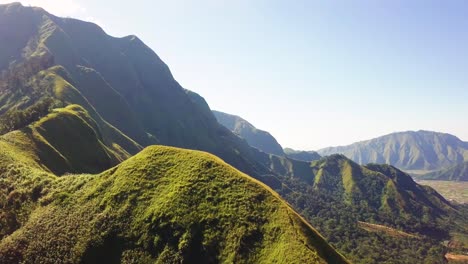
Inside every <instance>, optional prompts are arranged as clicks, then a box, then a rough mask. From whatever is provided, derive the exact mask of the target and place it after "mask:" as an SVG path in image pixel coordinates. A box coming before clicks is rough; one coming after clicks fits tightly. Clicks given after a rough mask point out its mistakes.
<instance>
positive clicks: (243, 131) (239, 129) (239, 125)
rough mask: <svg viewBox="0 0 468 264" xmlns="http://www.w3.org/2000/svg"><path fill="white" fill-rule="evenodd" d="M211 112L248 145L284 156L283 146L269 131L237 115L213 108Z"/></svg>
mask: <svg viewBox="0 0 468 264" xmlns="http://www.w3.org/2000/svg"><path fill="white" fill-rule="evenodd" d="M213 114H214V116H215V117H216V119H217V120H218V122H219V123H220V124H221V125H223V126H225V127H226V128H227V129H229V130H231V131H232V132H233V133H234V134H236V135H239V136H240V137H241V138H243V139H245V140H246V141H247V143H249V145H250V146H252V147H255V148H257V149H259V150H261V151H263V152H265V153H270V154H274V155H278V156H284V152H283V148H282V147H281V145H280V144H279V143H278V141H276V139H275V138H274V137H273V136H272V135H271V134H270V133H268V132H266V131H264V130H261V129H257V128H256V127H254V126H253V125H252V124H250V123H249V122H248V121H247V120H245V119H243V118H241V117H239V116H235V115H230V114H226V113H223V112H219V111H214V110H213Z"/></svg>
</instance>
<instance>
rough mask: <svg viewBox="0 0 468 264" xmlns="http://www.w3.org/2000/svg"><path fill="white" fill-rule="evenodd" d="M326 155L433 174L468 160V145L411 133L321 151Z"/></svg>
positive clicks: (445, 137) (443, 136) (432, 134)
mask: <svg viewBox="0 0 468 264" xmlns="http://www.w3.org/2000/svg"><path fill="white" fill-rule="evenodd" d="M317 152H318V153H319V154H320V155H322V156H327V155H331V154H337V153H338V154H343V155H345V156H347V157H348V158H350V159H352V160H354V161H355V162H358V163H360V164H367V163H385V164H391V165H393V166H396V167H398V168H400V169H403V170H408V171H411V170H416V171H432V170H440V169H442V168H448V167H450V166H454V165H457V164H459V163H462V162H463V161H465V160H468V143H467V142H463V141H461V140H460V139H459V138H457V137H455V136H453V135H450V134H446V133H438V132H431V131H423V130H420V131H407V132H398V133H392V134H389V135H385V136H382V137H378V138H374V139H371V140H366V141H362V142H357V143H354V144H351V145H348V146H341V147H329V148H324V149H320V150H318V151H317Z"/></svg>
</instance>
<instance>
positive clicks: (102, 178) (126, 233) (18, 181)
mask: <svg viewBox="0 0 468 264" xmlns="http://www.w3.org/2000/svg"><path fill="white" fill-rule="evenodd" d="M83 117H84V119H83ZM88 121H92V119H89V116H86V113H85V112H84V110H83V109H82V108H80V107H78V106H70V107H67V108H66V109H59V110H56V111H54V112H53V113H52V114H50V115H49V116H47V117H45V118H43V119H41V120H39V121H38V122H36V123H34V124H33V125H31V126H29V127H28V129H34V130H37V131H41V132H42V133H43V134H42V135H48V134H49V133H55V131H57V129H56V128H55V127H54V126H60V125H63V124H64V123H63V122H66V123H65V124H66V125H67V126H68V128H69V129H70V130H66V131H63V133H64V135H65V136H67V137H68V136H73V135H78V134H79V137H77V138H75V141H74V142H75V143H76V144H77V146H76V149H75V150H76V152H70V151H69V150H70V148H62V147H63V145H61V144H63V142H61V141H60V140H59V141H57V140H56V139H57V138H60V137H57V136H54V137H52V138H51V141H50V142H44V144H40V145H37V146H35V147H33V148H25V144H28V143H29V142H28V140H33V139H31V137H30V135H29V134H26V133H24V132H23V131H15V132H12V133H9V134H7V135H4V136H2V137H1V138H0V144H1V147H2V149H5V150H6V151H2V154H0V161H1V163H0V172H1V175H2V176H1V178H0V180H1V181H0V184H1V186H2V188H1V189H0V197H3V198H2V199H1V201H2V202H1V203H0V215H1V217H0V226H1V227H2V228H1V231H0V262H1V263H20V262H24V263H32V262H34V263H57V261H58V260H60V262H63V263H77V262H85V263H100V262H102V261H105V262H106V263H120V262H124V263H127V262H137V263H150V262H151V263H154V262H155V261H156V262H157V263H176V262H183V263H186V262H191V263H193V262H197V263H208V262H211V263H213V262H222V263H232V262H236V263H252V262H257V263H272V262H276V263H346V260H345V259H344V258H343V257H342V256H341V255H340V254H338V253H337V252H336V251H335V250H334V249H333V248H332V247H330V246H329V245H328V244H327V243H326V241H325V240H324V239H323V238H322V237H321V236H320V235H319V234H318V233H317V232H316V231H315V230H314V229H313V228H312V227H311V226H310V225H309V224H307V222H305V221H304V220H303V219H302V218H301V217H300V216H299V215H297V214H296V213H295V212H294V211H293V210H292V209H291V208H290V207H289V205H287V204H286V203H285V202H283V201H282V200H281V199H280V198H279V197H278V195H277V194H275V193H274V192H272V191H271V190H270V189H269V188H268V187H266V186H265V185H264V184H262V183H260V182H258V181H256V180H254V179H253V178H251V177H249V176H247V175H245V174H242V173H241V172H239V171H237V170H236V169H234V168H233V167H231V166H229V165H227V164H226V163H224V162H223V161H221V160H220V159H219V158H217V157H215V156H213V155H210V154H207V153H204V152H198V151H190V150H183V149H177V148H170V147H163V146H154V147H149V148H146V149H145V150H143V151H142V152H140V153H139V154H137V155H135V156H134V157H132V158H130V159H128V160H126V161H125V162H123V163H121V164H119V165H118V166H116V167H113V168H111V169H109V170H107V171H104V172H103V173H101V174H96V175H87V174H81V175H68V176H66V177H57V176H55V175H54V174H52V173H49V172H47V171H46V170H43V169H41V163H40V162H38V160H42V159H41V154H42V152H41V150H40V148H45V149H47V150H48V148H52V147H53V146H55V147H56V149H57V150H62V153H61V154H62V155H61V157H62V158H63V159H64V160H66V161H69V163H70V164H72V165H75V164H77V165H81V167H86V164H87V162H88V160H86V159H83V158H89V159H90V161H89V162H91V161H92V160H94V161H96V162H98V161H99V160H100V159H101V158H104V162H107V161H108V160H107V159H105V157H108V156H111V155H109V152H108V153H106V149H105V146H104V144H102V143H101V142H100V140H99V136H98V134H97V133H96V130H93V129H92V128H91V127H90V124H89V123H88ZM72 129H73V130H72ZM25 130H27V129H25ZM74 131H76V132H74ZM78 131H79V133H77V132H78ZM45 137H47V136H45ZM48 143H50V146H45V145H47V144H48ZM65 144H66V143H65ZM93 144H94V145H93ZM28 145H29V144H28ZM96 145H99V146H96ZM66 149H67V151H66ZM93 150H94V152H95V153H94V154H93V153H85V152H86V151H93ZM100 151H101V152H100ZM80 152H81V153H82V155H79V153H80ZM92 154H93V155H96V156H91V155H92ZM58 163H60V162H54V164H58Z"/></svg>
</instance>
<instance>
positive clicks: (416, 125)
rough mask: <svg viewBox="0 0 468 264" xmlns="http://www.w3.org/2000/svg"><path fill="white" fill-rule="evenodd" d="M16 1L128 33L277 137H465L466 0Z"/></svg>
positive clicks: (296, 144)
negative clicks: (423, 133)
mask: <svg viewBox="0 0 468 264" xmlns="http://www.w3.org/2000/svg"><path fill="white" fill-rule="evenodd" d="M6 2H10V1H4V0H0V3H6ZM21 2H22V3H23V4H24V5H33V6H41V7H43V8H45V9H46V10H48V11H49V12H51V13H53V14H56V15H59V16H64V17H75V18H79V19H83V20H87V21H91V22H95V23H97V24H99V25H100V26H101V27H103V29H104V30H105V31H106V32H107V33H108V34H111V35H113V36H117V37H121V36H126V35H137V36H138V37H139V38H140V39H142V40H143V41H144V42H145V43H146V44H147V45H148V46H149V47H151V48H152V49H153V50H154V51H155V52H156V53H157V54H158V55H159V56H160V57H161V58H162V59H163V60H164V61H165V62H166V63H167V64H168V66H169V67H170V69H171V71H172V73H173V75H174V77H175V78H176V80H177V81H178V82H179V83H180V84H181V85H182V86H184V87H185V88H187V89H190V90H193V91H195V92H197V93H199V94H200V95H202V96H203V97H204V98H205V99H206V100H207V102H208V104H209V105H210V107H211V108H212V109H215V110H219V111H223V112H227V113H231V114H236V115H239V116H241V117H243V118H245V119H246V120H248V121H249V122H251V123H252V124H254V125H255V126H256V127H257V128H260V129H263V130H267V131H269V132H270V133H271V134H272V135H273V136H275V137H276V139H277V140H278V141H279V142H280V143H281V145H282V146H283V147H292V148H295V149H303V150H315V149H320V148H323V147H328V146H338V145H346V144H350V143H353V142H356V141H361V140H366V139H370V138H375V137H378V136H381V135H384V134H389V133H392V132H396V131H406V130H420V129H423V130H432V131H438V132H446V133H451V134H454V135H456V136H458V137H459V138H461V139H462V140H465V141H468V34H467V32H468V31H467V30H468V16H467V15H466V14H467V12H468V1H464V0H451V1H440V0H438V1H435V0H412V1H407V0H380V1H376V0H355V1H349V0H342V1H338V0H327V1H325V0H295V1H286V0H283V1H278V0H237V1H235V0H232V1H227V0H197V1H194V0H190V1H188V0H187V1H183V0H171V1H167V0H133V1H107V0H100V1H95V0H26V1H21Z"/></svg>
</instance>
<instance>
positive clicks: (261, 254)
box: [0, 3, 468, 264]
mask: <svg viewBox="0 0 468 264" xmlns="http://www.w3.org/2000/svg"><path fill="white" fill-rule="evenodd" d="M0 40H2V42H0V43H1V46H0V71H1V72H2V74H1V78H0V187H1V188H0V263H103V262H106V263H337V264H340V263H363V264H364V263H366V264H367V263H434V264H437V263H446V262H447V259H463V258H464V257H465V255H466V249H467V244H466V237H467V236H468V221H467V219H468V207H467V206H466V202H467V199H468V197H467V196H466V195H467V193H466V190H467V189H468V185H466V184H465V183H467V182H466V179H465V178H464V176H463V174H462V173H459V172H463V173H464V172H465V171H466V166H464V162H465V160H466V158H467V157H468V143H467V142H463V141H462V140H460V139H459V138H457V137H455V136H453V135H450V134H445V133H436V132H431V131H408V132H399V133H393V134H390V135H386V136H383V137H380V138H376V139H372V140H369V141H365V142H359V143H355V144H353V145H350V146H344V147H337V148H327V149H322V150H318V151H317V152H315V151H300V150H293V149H290V148H284V149H283V147H282V145H281V144H280V142H279V141H278V140H277V139H276V138H275V137H273V135H272V134H271V133H270V132H268V131H265V130H261V129H258V128H256V127H255V126H254V125H253V122H252V123H251V122H249V121H247V120H245V119H243V118H242V117H240V116H236V115H234V114H235V113H234V114H227V113H223V112H219V111H212V109H211V108H210V105H209V102H207V101H206V100H205V99H204V98H203V97H202V95H200V94H198V93H196V92H194V91H191V90H187V89H185V88H184V87H182V86H181V85H180V84H179V82H178V81H177V80H176V79H175V78H174V76H173V74H172V72H171V70H170V68H169V66H168V65H166V63H165V62H164V61H163V60H162V59H161V58H160V57H159V56H158V55H157V54H156V53H155V52H154V51H153V50H152V49H151V48H150V47H149V46H147V45H146V44H145V43H144V42H143V41H142V40H141V39H139V38H138V37H136V36H134V35H128V36H124V37H114V36H111V35H109V34H107V33H106V32H105V31H104V30H103V29H102V28H101V27H99V26H98V25H96V24H94V23H90V22H85V21H82V20H78V19H74V18H69V17H66V18H64V17H59V16H56V15H53V14H51V13H49V12H48V11H46V10H44V9H42V8H39V7H30V6H24V5H22V4H20V3H11V4H0ZM3 40H7V41H3ZM460 164H462V165H460ZM439 169H441V170H439ZM403 170H431V171H437V174H431V175H429V176H427V177H430V178H431V179H450V180H453V181H450V182H448V181H447V182H444V181H427V180H424V181H422V180H419V178H418V179H417V180H416V181H415V180H413V178H412V177H411V176H410V175H409V174H408V173H406V172H404V171H403ZM424 177H426V176H424ZM453 201H456V202H453Z"/></svg>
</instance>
